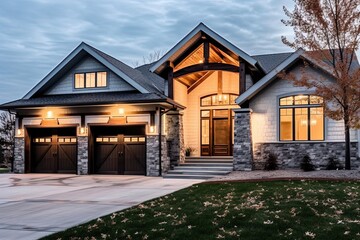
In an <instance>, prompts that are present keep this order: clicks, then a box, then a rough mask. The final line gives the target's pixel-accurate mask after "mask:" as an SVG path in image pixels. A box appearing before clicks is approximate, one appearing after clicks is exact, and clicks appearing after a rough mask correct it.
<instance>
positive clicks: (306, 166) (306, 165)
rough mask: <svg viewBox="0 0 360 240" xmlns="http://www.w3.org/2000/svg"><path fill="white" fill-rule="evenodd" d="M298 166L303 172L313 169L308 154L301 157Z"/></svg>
mask: <svg viewBox="0 0 360 240" xmlns="http://www.w3.org/2000/svg"><path fill="white" fill-rule="evenodd" d="M300 167H301V169H302V170H303V171H304V172H309V171H314V170H315V166H314V164H312V162H311V158H310V157H309V155H305V156H304V157H303V159H302V161H301V164H300Z"/></svg>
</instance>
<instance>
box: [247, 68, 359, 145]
mask: <svg viewBox="0 0 360 240" xmlns="http://www.w3.org/2000/svg"><path fill="white" fill-rule="evenodd" d="M293 71H295V73H296V74H301V72H300V68H296V69H294V70H293ZM312 92H313V91H312V90H311V89H310V90H309V89H307V88H305V87H296V86H294V85H293V84H292V83H291V82H290V81H286V80H281V79H278V80H275V81H274V82H273V83H271V84H270V85H268V86H267V87H266V88H265V89H264V90H263V91H262V92H261V93H259V94H258V95H257V96H255V97H254V98H253V99H251V101H250V108H251V109H252V110H253V113H252V133H253V141H254V143H268V142H277V141H278V140H279V139H278V138H279V137H278V132H279V116H278V114H279V112H278V108H279V103H278V99H279V96H283V95H295V94H299V93H312ZM350 136H351V140H352V141H357V132H356V131H354V130H352V131H351V133H350ZM325 141H334V142H336V141H344V128H343V123H342V121H334V120H331V119H325Z"/></svg>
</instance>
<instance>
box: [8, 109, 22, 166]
mask: <svg viewBox="0 0 360 240" xmlns="http://www.w3.org/2000/svg"><path fill="white" fill-rule="evenodd" d="M8 112H9V114H10V117H11V115H15V123H14V146H13V157H12V160H11V172H14V161H15V137H16V113H11V111H10V109H8ZM24 160H25V159H24Z"/></svg>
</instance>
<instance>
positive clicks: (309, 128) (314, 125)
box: [279, 95, 324, 141]
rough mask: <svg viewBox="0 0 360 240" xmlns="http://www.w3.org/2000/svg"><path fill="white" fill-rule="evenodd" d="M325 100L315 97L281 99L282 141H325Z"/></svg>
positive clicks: (280, 125) (280, 134) (298, 96)
mask: <svg viewBox="0 0 360 240" xmlns="http://www.w3.org/2000/svg"><path fill="white" fill-rule="evenodd" d="M322 104H323V99H322V98H321V97H318V96H314V95H296V96H288V97H283V98H280V101H279V115H280V116H279V119H280V124H279V130H280V133H279V137H280V141H321V140H324V108H323V106H322Z"/></svg>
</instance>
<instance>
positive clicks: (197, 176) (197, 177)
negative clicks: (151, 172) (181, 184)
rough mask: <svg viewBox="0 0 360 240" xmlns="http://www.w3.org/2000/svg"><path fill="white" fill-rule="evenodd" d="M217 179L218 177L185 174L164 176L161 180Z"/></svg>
mask: <svg viewBox="0 0 360 240" xmlns="http://www.w3.org/2000/svg"><path fill="white" fill-rule="evenodd" d="M213 177H218V175H185V174H166V175H164V176H163V178H176V179H210V178H213Z"/></svg>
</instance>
